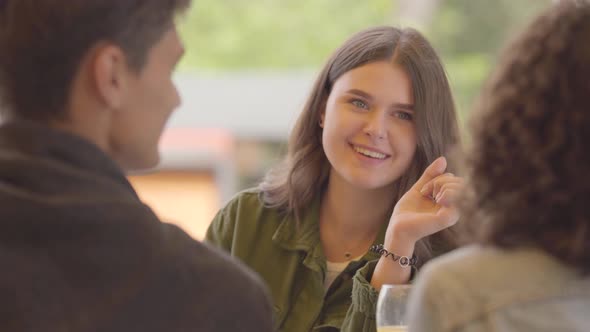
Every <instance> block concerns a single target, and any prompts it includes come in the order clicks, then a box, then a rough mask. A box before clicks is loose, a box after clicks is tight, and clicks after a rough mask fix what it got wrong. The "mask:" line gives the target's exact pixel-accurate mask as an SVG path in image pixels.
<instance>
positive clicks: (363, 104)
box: [350, 99, 369, 109]
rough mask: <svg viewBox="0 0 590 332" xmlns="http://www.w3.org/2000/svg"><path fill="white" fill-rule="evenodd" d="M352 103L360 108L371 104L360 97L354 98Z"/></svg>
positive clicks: (365, 107)
mask: <svg viewBox="0 0 590 332" xmlns="http://www.w3.org/2000/svg"><path fill="white" fill-rule="evenodd" d="M350 103H351V104H353V105H354V106H355V107H358V108H363V109H367V108H369V106H368V105H367V103H365V102H364V101H362V100H360V99H353V100H352V101H351V102H350Z"/></svg>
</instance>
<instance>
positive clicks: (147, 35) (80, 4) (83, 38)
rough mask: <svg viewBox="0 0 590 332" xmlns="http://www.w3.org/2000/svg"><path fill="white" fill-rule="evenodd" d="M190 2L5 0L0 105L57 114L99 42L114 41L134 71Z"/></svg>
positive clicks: (20, 112)
mask: <svg viewBox="0 0 590 332" xmlns="http://www.w3.org/2000/svg"><path fill="white" fill-rule="evenodd" d="M190 2H191V0H83V1H64V0H4V1H3V3H0V50H2V51H1V52H0V110H2V111H3V113H2V115H3V116H7V117H18V118H26V119H29V120H38V121H50V120H51V119H54V118H59V117H61V116H63V115H64V112H65V108H66V104H67V102H68V99H69V92H70V86H71V83H72V80H73V78H74V76H75V73H76V71H77V70H78V66H79V64H80V62H81V61H82V59H83V57H84V56H85V54H86V53H87V52H88V51H89V50H90V49H91V48H92V47H94V46H95V45H96V44H97V43H99V42H107V43H113V44H115V45H117V46H119V47H120V48H121V49H122V50H123V51H124V52H125V54H126V56H127V57H128V61H129V63H130V66H131V67H132V69H133V70H135V71H137V72H139V71H140V70H141V69H142V68H143V65H144V62H145V60H146V56H147V54H148V52H149V50H150V49H151V47H152V46H153V45H154V44H155V43H156V42H157V41H158V40H159V39H160V38H161V36H162V35H163V34H164V33H165V32H166V30H167V29H169V28H170V26H171V25H172V23H173V20H174V17H175V14H177V13H178V12H181V11H184V10H186V8H187V7H188V6H189V5H190Z"/></svg>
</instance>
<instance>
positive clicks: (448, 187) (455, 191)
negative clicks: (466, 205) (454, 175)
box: [434, 183, 464, 206]
mask: <svg viewBox="0 0 590 332" xmlns="http://www.w3.org/2000/svg"><path fill="white" fill-rule="evenodd" d="M463 188H464V186H463V184H462V183H446V184H444V185H443V186H442V187H441V188H440V190H439V192H438V194H436V196H435V197H434V201H435V202H436V203H438V204H440V205H444V206H451V205H452V204H454V203H455V202H456V201H457V198H458V197H459V195H461V193H462V192H463Z"/></svg>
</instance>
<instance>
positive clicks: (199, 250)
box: [155, 224, 271, 331]
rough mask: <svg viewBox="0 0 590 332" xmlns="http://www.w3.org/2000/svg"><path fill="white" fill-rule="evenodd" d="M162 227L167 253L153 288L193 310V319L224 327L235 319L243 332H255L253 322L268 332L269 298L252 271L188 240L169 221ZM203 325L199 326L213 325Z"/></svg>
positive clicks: (217, 252) (208, 247) (204, 246)
mask: <svg viewBox="0 0 590 332" xmlns="http://www.w3.org/2000/svg"><path fill="white" fill-rule="evenodd" d="M162 228H163V233H164V234H166V235H165V237H164V241H163V246H164V247H165V249H164V251H166V252H167V255H166V257H162V258H163V259H162V260H161V267H160V273H159V276H157V278H156V285H155V287H156V288H160V289H162V288H165V289H166V292H169V293H170V294H174V296H173V297H174V298H175V300H176V301H177V302H178V304H179V305H180V306H181V307H184V309H183V310H184V311H191V312H193V313H192V317H191V318H190V320H192V321H195V322H198V321H202V322H210V323H211V324H213V325H215V326H218V327H221V326H225V327H228V326H229V325H231V324H234V323H231V321H232V320H234V321H235V324H238V323H239V324H240V325H241V326H245V327H247V329H246V331H254V330H253V329H252V327H254V326H255V327H257V328H261V329H262V331H268V329H267V328H266V327H267V326H271V323H270V321H271V309H270V300H269V295H268V291H267V289H266V286H265V285H264V283H263V282H262V280H261V279H260V277H259V276H258V275H257V274H255V273H254V272H253V271H252V270H250V269H249V268H247V267H246V266H245V265H244V264H243V263H241V262H240V261H238V260H237V259H235V258H233V257H230V256H229V255H228V254H226V253H225V252H223V251H221V250H219V249H217V248H214V247H212V246H210V245H208V244H206V243H202V242H199V241H196V240H193V239H192V238H190V237H189V236H188V235H187V234H186V233H184V232H183V231H182V230H180V229H179V228H178V227H176V226H174V225H170V224H162ZM167 296H169V295H167ZM225 320H227V322H224V321H225ZM207 324H209V323H206V324H205V325H202V326H213V325H207ZM228 324H229V325H228ZM240 325H236V326H235V329H239V327H240ZM231 326H232V327H231V328H234V327H233V325H231ZM228 328H229V327H228ZM216 330H219V329H216Z"/></svg>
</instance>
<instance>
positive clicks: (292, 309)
mask: <svg viewBox="0 0 590 332" xmlns="http://www.w3.org/2000/svg"><path fill="white" fill-rule="evenodd" d="M318 220H319V199H318V200H316V202H314V203H313V204H312V205H311V206H310V209H309V210H308V213H307V214H306V215H304V216H303V217H302V220H301V223H300V225H299V226H298V225H297V224H296V222H295V220H293V218H289V217H285V216H283V215H281V214H279V213H278V211H276V210H275V209H270V208H266V207H264V206H263V203H262V201H261V200H260V198H259V192H258V191H257V190H248V191H244V192H242V193H240V194H238V195H237V196H236V197H235V198H234V199H232V200H231V201H230V202H229V203H228V204H227V205H226V206H225V207H224V208H223V209H222V210H220V211H219V213H218V214H217V216H215V218H214V219H213V222H212V224H211V226H210V227H209V229H208V231H207V237H206V239H207V241H208V242H210V243H213V244H214V245H216V246H219V247H221V248H223V249H225V250H227V251H228V252H230V253H231V255H232V256H235V257H238V258H239V259H241V260H242V261H244V262H245V263H246V264H247V265H249V266H250V267H251V268H252V269H254V270H255V271H257V272H258V273H259V274H260V276H261V277H262V278H263V279H264V280H265V281H266V283H267V285H268V287H269V288H270V291H271V294H272V299H273V304H274V312H275V317H274V319H275V326H276V327H277V329H278V330H280V331H283V332H302V331H355V332H356V331H370V332H373V331H376V327H375V304H376V300H377V295H378V293H377V292H376V291H375V289H374V288H373V287H371V285H370V284H369V282H368V280H370V277H371V275H372V273H373V269H374V268H375V264H376V262H377V260H378V258H379V256H378V255H377V254H375V253H372V252H369V253H367V254H366V255H365V256H363V257H362V259H361V260H360V261H354V262H351V263H350V264H349V265H348V267H347V268H346V269H345V270H344V272H342V273H341V274H340V276H338V277H337V278H336V280H334V282H333V283H332V285H331V286H330V288H329V289H328V290H327V291H326V290H325V289H324V277H325V273H326V259H325V257H324V253H323V250H322V246H321V243H320V238H319V228H318V225H319V223H318ZM384 234H385V229H384V230H383V231H382V232H381V234H379V236H378V239H377V240H376V242H375V243H383V237H384ZM351 294H352V296H351Z"/></svg>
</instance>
